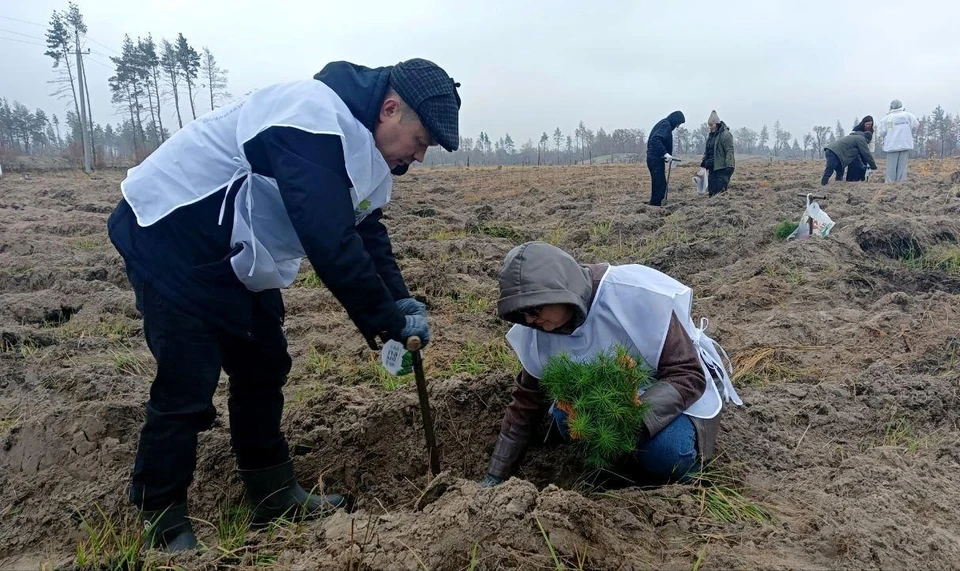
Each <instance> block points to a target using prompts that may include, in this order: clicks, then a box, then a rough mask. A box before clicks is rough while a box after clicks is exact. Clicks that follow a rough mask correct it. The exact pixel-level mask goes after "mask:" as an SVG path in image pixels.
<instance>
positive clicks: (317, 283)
mask: <svg viewBox="0 0 960 571" xmlns="http://www.w3.org/2000/svg"><path fill="white" fill-rule="evenodd" d="M293 285H295V286H299V287H306V288H321V287H323V282H322V281H321V280H320V276H318V275H317V272H315V271H313V270H310V271H309V272H300V273H299V274H297V277H296V278H295V279H294V280H293Z"/></svg>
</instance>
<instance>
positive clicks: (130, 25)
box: [0, 0, 960, 146]
mask: <svg viewBox="0 0 960 571" xmlns="http://www.w3.org/2000/svg"><path fill="white" fill-rule="evenodd" d="M78 3H79V5H80V9H81V11H82V12H83V15H84V17H85V19H86V23H87V25H88V27H89V32H88V37H89V38H90V41H88V42H87V47H89V48H91V49H92V50H93V51H94V52H95V53H93V54H92V56H91V57H92V59H95V60H98V61H97V62H94V63H91V64H90V65H89V66H88V69H87V73H88V77H89V80H90V82H91V87H90V94H91V97H92V100H93V111H94V120H95V121H96V122H101V123H105V122H111V123H115V122H118V120H119V118H118V117H117V116H116V115H115V114H114V111H113V106H112V104H111V103H110V99H109V97H110V95H109V88H108V86H107V78H108V77H109V76H110V75H111V74H112V69H111V68H110V67H108V66H110V64H111V62H110V60H109V59H108V58H107V57H106V56H108V55H115V52H114V51H111V50H119V49H120V45H121V42H122V39H123V35H124V33H129V34H130V35H131V36H133V37H134V38H136V36H138V35H146V34H147V33H148V32H150V33H153V36H154V38H155V39H157V40H158V41H159V39H160V38H161V37H165V38H169V39H173V38H174V37H175V36H176V34H177V33H178V32H182V33H183V34H184V35H185V36H186V38H187V40H188V41H189V42H190V43H191V44H193V45H194V46H195V47H196V48H197V50H198V51H199V50H200V48H201V47H202V46H204V45H206V46H208V47H209V48H210V49H211V51H212V52H213V54H214V56H216V58H217V59H218V60H219V62H220V64H221V66H222V67H224V68H227V69H229V70H230V75H229V82H230V85H229V88H230V91H231V92H232V93H233V94H235V95H237V94H242V93H245V92H247V91H249V90H251V89H254V88H257V87H260V86H263V85H268V84H270V83H275V82H282V81H290V80H295V79H301V78H308V77H311V76H312V75H313V74H314V73H315V72H316V71H318V70H319V69H320V68H321V67H322V66H323V65H324V64H325V63H326V62H329V61H336V60H349V61H353V62H355V63H361V64H364V65H368V66H381V65H390V64H393V63H396V62H398V61H400V60H404V59H409V58H412V57H423V58H427V59H431V60H433V61H435V62H436V63H438V64H440V65H441V66H443V67H444V68H445V69H446V70H447V72H448V73H449V74H450V75H451V76H453V77H454V79H456V80H457V81H459V82H461V83H462V87H461V88H460V93H461V96H462V98H463V108H462V110H461V119H460V131H461V134H462V135H463V136H469V137H473V138H476V135H477V134H478V133H479V132H480V131H481V130H483V131H486V132H488V133H489V134H490V135H491V138H493V139H496V138H499V137H500V136H502V135H503V134H504V133H510V135H511V136H512V137H513V139H514V140H515V141H516V142H517V144H518V146H519V144H520V143H522V142H524V141H526V140H527V139H528V138H529V139H534V141H536V139H537V138H538V137H539V134H540V132H542V131H547V132H548V133H550V134H551V135H552V133H553V130H554V129H555V128H556V127H560V129H561V131H563V133H564V134H568V133H572V131H573V129H574V128H575V127H576V125H577V123H578V122H579V121H580V120H583V121H585V122H586V124H587V126H588V127H590V128H593V129H596V128H597V127H601V126H602V127H604V128H605V129H606V130H607V131H608V132H609V131H612V130H613V129H614V128H619V127H630V128H643V129H645V130H646V131H647V132H649V131H650V128H651V127H652V125H653V124H654V123H655V122H656V121H657V120H659V119H661V118H663V117H664V116H666V115H667V114H668V113H669V112H671V111H673V110H674V109H680V110H681V111H683V112H684V113H685V114H686V116H687V126H688V127H696V126H697V125H699V124H700V123H702V122H705V121H706V119H707V116H708V115H709V113H710V110H711V109H716V110H717V111H718V113H719V115H720V117H721V119H723V120H724V121H726V122H727V123H728V124H729V125H730V126H731V127H732V128H734V129H736V128H738V127H741V126H749V127H751V128H755V129H759V128H760V126H761V125H762V124H764V123H766V124H768V125H769V126H770V128H771V129H772V127H773V123H774V121H776V120H778V119H779V120H780V121H781V122H782V124H783V126H784V128H785V129H787V130H789V131H791V133H793V134H794V135H795V136H799V138H801V139H802V135H803V134H804V133H806V132H808V131H809V130H810V128H811V127H812V126H813V125H815V124H824V125H829V126H831V127H832V126H834V125H836V123H837V120H838V119H840V120H842V121H843V123H844V126H845V127H846V128H849V127H851V126H852V125H847V123H851V122H852V121H853V119H854V117H862V116H863V115H865V114H872V115H874V116H875V117H877V118H879V117H881V116H883V115H884V113H885V112H886V110H887V108H888V105H889V103H890V100H891V99H893V98H898V99H901V100H903V102H904V105H905V106H906V107H907V108H908V109H909V110H912V111H914V112H916V113H917V114H918V115H921V114H923V113H929V111H930V110H932V109H933V108H934V107H935V106H936V105H937V104H938V103H939V104H942V105H943V106H944V107H945V108H946V109H947V110H948V111H950V112H956V111H958V110H960V49H958V47H960V39H958V25H960V2H956V1H950V0H943V1H941V2H933V1H927V0H923V1H916V0H915V1H913V2H902V1H898V2H891V1H883V0H881V1H872V2H850V1H846V0H830V1H821V0H804V1H791V2H781V1H777V0H767V1H763V2H759V1H756V0H750V1H745V0H723V1H720V0H711V1H697V2H686V1H665V2H648V1H639V0H635V1H609V0H608V1H604V0H595V1H594V2H587V1H584V0H578V1H567V0H551V1H541V2H532V1H524V0H513V1H500V0H483V1H474V2H459V1H453V0H437V1H434V0H416V1H413V2H395V1H394V2H365V1H362V0H352V1H344V2H333V1H330V0H310V1H285V0H270V1H264V0H257V1H252V0H131V1H128V2H119V1H117V0H79V2H78ZM66 5H67V3H66V0H63V1H62V2H61V1H59V0H57V1H49V0H29V1H27V0H0V96H5V97H7V98H8V99H10V100H19V101H21V102H22V103H24V104H25V105H27V106H28V107H30V108H31V109H32V108H36V107H40V108H43V109H45V110H46V111H47V112H48V113H49V112H53V113H57V114H58V115H60V117H61V119H63V114H64V110H65V109H66V102H65V101H58V100H55V99H53V98H52V97H50V95H49V94H50V93H51V91H52V87H51V86H50V85H48V84H47V81H48V80H50V79H52V78H53V77H54V72H53V71H52V70H51V63H52V61H51V60H50V58H48V57H47V56H44V55H43V52H44V51H45V48H44V47H42V46H37V45H31V44H30V43H21V42H36V43H42V40H40V39H35V38H32V37H31V36H36V37H40V38H42V36H43V35H44V26H45V25H46V23H47V22H48V21H49V19H50V14H51V12H52V11H53V10H54V9H64V8H66ZM588 6H589V8H588ZM11 18H13V19H11ZM14 19H15V20H14ZM17 20H23V21H25V22H33V23H37V24H42V25H44V26H37V25H31V24H29V23H25V22H20V21H17ZM13 40H20V41H21V42H18V41H13ZM101 44H102V45H101ZM97 52H99V53H97ZM101 64H107V65H101ZM202 101H203V99H202V98H198V99H197V102H198V105H199V106H200V107H203V103H202ZM204 109H206V108H204ZM184 112H185V113H187V114H189V109H188V108H184ZM165 115H167V114H165ZM172 123H173V122H172V120H169V119H168V120H166V121H165V125H169V124H172Z"/></svg>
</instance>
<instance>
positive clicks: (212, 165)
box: [120, 79, 393, 291]
mask: <svg viewBox="0 0 960 571" xmlns="http://www.w3.org/2000/svg"><path fill="white" fill-rule="evenodd" d="M273 126H282V127H294V128H296V129H300V130H302V131H306V132H309V133H315V134H329V135H337V136H339V137H340V139H341V142H342V144H343V156H344V160H345V162H346V170H347V175H348V176H349V177H350V182H351V183H352V184H353V187H352V188H351V189H350V197H351V199H352V200H353V207H354V214H355V217H356V223H357V224H359V223H360V221H362V220H363V219H364V218H365V217H366V215H367V214H368V213H370V212H372V211H374V210H376V209H377V208H380V207H382V206H383V205H385V204H386V203H387V202H389V201H390V193H391V190H392V185H393V180H392V178H391V177H390V168H389V167H388V166H387V163H386V161H384V160H383V156H382V155H381V154H380V152H379V151H378V150H377V147H376V144H375V142H374V138H373V134H372V133H371V132H370V131H369V130H368V129H367V128H366V127H364V126H363V124H362V123H360V121H358V120H357V119H356V118H355V117H354V116H353V114H352V113H351V112H350V110H349V109H348V108H347V106H346V104H345V103H344V102H343V100H341V99H340V97H339V96H337V94H336V93H335V92H334V91H333V90H331V89H330V88H329V87H327V86H326V85H325V84H324V83H322V82H320V81H317V80H314V79H308V80H304V81H296V82H292V83H281V84H277V85H272V86H269V87H265V88H263V89H259V90H257V91H254V92H252V93H250V94H249V95H247V96H246V97H244V98H243V99H240V100H238V101H235V102H233V103H230V104H229V105H227V106H226V107H223V108H221V109H217V110H214V111H211V112H209V113H207V114H205V115H203V116H202V117H199V118H197V120H195V121H193V122H192V123H190V124H188V125H187V126H186V127H184V128H183V129H181V130H179V131H177V133H176V134H174V135H173V137H171V138H170V139H169V140H168V141H167V142H165V143H164V144H162V145H160V148H158V149H157V150H156V151H154V152H153V154H151V155H150V156H149V157H147V159H146V160H145V161H144V162H143V163H141V164H140V165H138V166H136V167H134V168H132V169H130V170H129V171H127V178H126V179H124V181H123V182H122V183H121V184H120V189H121V191H122V192H123V197H124V198H125V199H126V200H127V202H128V203H129V204H130V207H131V208H132V209H133V212H134V213H135V214H136V216H137V223H138V224H139V225H140V226H150V225H151V224H155V223H156V222H157V221H159V220H161V219H163V217H165V216H167V215H168V214H170V213H171V212H173V211H174V210H176V209H177V208H181V207H183V206H187V205H189V204H192V203H194V202H197V201H199V200H202V199H204V198H206V197H208V196H210V195H211V194H214V193H215V192H217V191H218V190H220V189H221V188H223V187H224V186H227V188H229V187H230V186H232V185H233V183H234V182H235V181H236V180H237V179H239V178H241V177H243V176H246V179H245V180H244V182H243V184H242V185H241V186H240V189H239V192H237V195H236V199H235V201H234V203H233V209H234V218H233V220H234V222H233V229H232V232H231V236H230V241H231V244H232V246H233V247H236V246H237V245H238V244H239V245H242V246H243V249H242V250H241V251H240V252H239V253H237V254H236V255H235V256H233V257H232V258H231V259H230V263H231V265H232V266H233V271H234V273H236V275H237V278H238V279H239V280H240V281H241V282H242V283H243V284H244V285H245V286H246V287H247V289H249V290H251V291H263V290H266V289H273V288H283V287H287V286H289V285H290V284H291V283H293V280H294V278H296V276H297V272H298V271H299V269H300V260H301V258H303V257H304V255H305V252H304V249H303V246H302V245H301V244H300V240H299V238H298V237H297V233H296V231H295V230H294V228H293V225H292V223H291V222H290V218H289V216H288V215H287V211H286V208H285V207H284V204H283V200H282V198H281V196H280V192H279V190H278V187H277V181H276V180H275V179H273V178H271V177H266V176H261V175H258V174H254V173H253V172H252V171H251V168H250V163H249V162H248V161H247V158H246V157H245V156H244V152H243V145H244V144H245V143H246V142H247V141H249V140H251V139H253V138H254V137H255V136H257V134H258V133H260V132H261V131H263V130H265V129H267V128H269V127H273ZM228 194H229V193H228ZM226 208H227V200H226V197H225V198H224V203H223V205H222V206H221V207H220V217H219V220H211V221H210V223H211V224H222V223H223V216H224V212H225V210H226Z"/></svg>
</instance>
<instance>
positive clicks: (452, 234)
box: [427, 229, 470, 242]
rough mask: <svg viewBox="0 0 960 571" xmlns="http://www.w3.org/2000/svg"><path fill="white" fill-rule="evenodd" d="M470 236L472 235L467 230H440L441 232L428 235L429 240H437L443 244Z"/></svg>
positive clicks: (437, 231)
mask: <svg viewBox="0 0 960 571" xmlns="http://www.w3.org/2000/svg"><path fill="white" fill-rule="evenodd" d="M469 235H470V233H469V232H467V231H466V230H447V229H440V230H436V231H434V232H431V233H430V234H429V235H427V238H429V239H431V240H437V241H439V242H443V241H445V240H456V239H458V238H466V237H467V236H469Z"/></svg>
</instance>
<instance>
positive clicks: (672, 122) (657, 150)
mask: <svg viewBox="0 0 960 571" xmlns="http://www.w3.org/2000/svg"><path fill="white" fill-rule="evenodd" d="M685 121H686V118H685V117H684V116H683V113H681V112H680V111H674V112H673V113H671V114H670V115H668V116H667V118H666V119H664V120H662V121H660V122H659V123H657V124H656V125H654V127H653V131H651V132H650V138H649V139H648V140H647V169H649V170H650V180H651V186H652V188H651V190H650V205H651V206H660V205H661V203H662V202H663V198H664V197H665V196H666V195H667V169H666V166H665V164H666V163H668V162H670V159H672V158H673V130H674V129H676V128H677V127H679V126H680V125H683V123H684V122H685Z"/></svg>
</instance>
